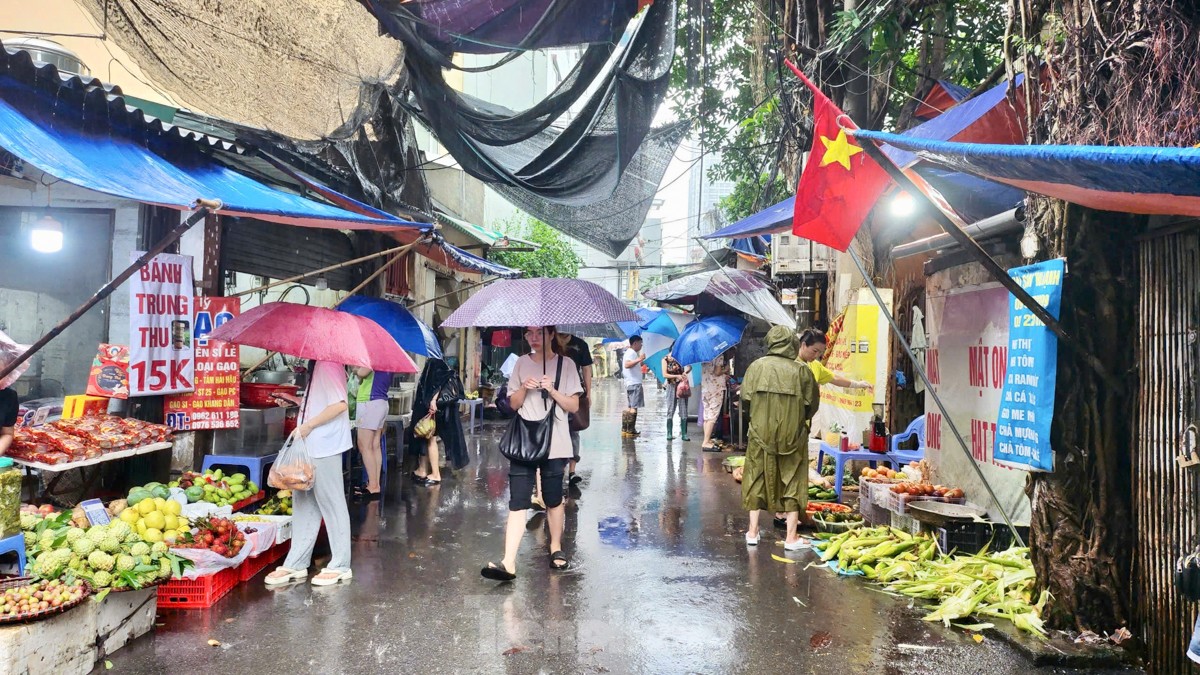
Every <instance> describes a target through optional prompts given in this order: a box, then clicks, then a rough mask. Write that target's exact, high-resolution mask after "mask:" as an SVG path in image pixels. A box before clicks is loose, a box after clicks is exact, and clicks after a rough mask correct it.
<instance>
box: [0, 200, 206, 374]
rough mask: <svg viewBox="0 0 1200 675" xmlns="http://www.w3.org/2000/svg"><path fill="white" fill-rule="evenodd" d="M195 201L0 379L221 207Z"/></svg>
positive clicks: (5, 369) (19, 358) (4, 371)
mask: <svg viewBox="0 0 1200 675" xmlns="http://www.w3.org/2000/svg"><path fill="white" fill-rule="evenodd" d="M195 205H196V206H199V207H200V208H199V209H197V210H196V212H195V213H193V214H192V215H190V216H188V218H187V220H185V221H183V222H182V223H180V224H179V225H178V226H176V227H175V229H173V230H171V231H170V232H168V233H167V236H165V237H163V238H162V240H161V241H159V242H158V243H157V244H155V245H154V247H153V248H151V249H150V250H149V251H146V252H145V253H143V254H142V256H141V257H139V258H138V259H137V260H135V261H133V263H131V264H130V265H129V267H126V268H125V270H124V271H122V272H121V273H120V274H118V275H117V276H115V277H113V279H112V281H109V282H108V283H107V284H104V285H103V286H101V287H100V290H98V291H96V292H95V293H94V294H93V295H92V297H90V298H88V300H87V302H85V303H83V304H82V305H80V306H79V307H78V309H76V310H75V311H74V312H71V315H70V316H68V317H67V318H65V319H63V320H62V321H60V322H59V323H58V325H57V326H55V327H54V328H51V329H50V332H48V333H46V334H45V335H43V336H42V337H41V338H39V339H38V341H37V342H35V343H33V345H31V346H30V347H29V349H26V350H25V351H24V352H23V353H22V354H21V355H20V356H18V357H17V358H15V359H13V360H12V361H10V362H9V363H8V365H6V366H4V367H2V368H0V380H2V379H4V377H5V376H6V375H8V374H9V373H11V372H12V371H14V370H16V369H17V367H18V366H20V365H21V364H22V363H25V362H26V361H28V360H29V359H30V358H31V357H32V356H33V355H34V354H36V353H38V352H39V351H40V350H41V349H42V348H43V347H45V346H46V345H47V344H49V343H50V341H51V340H53V339H54V338H56V337H58V336H59V335H60V334H61V333H62V332H63V331H64V330H66V329H67V328H69V327H70V326H71V324H73V323H75V322H76V321H78V320H79V318H80V317H82V316H83V315H84V314H86V313H87V311H88V310H89V309H91V308H92V307H95V306H96V305H97V304H98V303H99V302H100V301H101V300H103V299H105V298H107V297H108V296H110V295H112V292H113V291H115V290H117V287H119V286H120V285H121V284H123V283H125V281H126V280H127V279H129V277H131V276H133V273H134V272H136V271H138V270H139V269H141V268H142V266H143V265H145V264H146V263H148V262H150V260H151V259H152V258H153V257H154V256H156V255H158V254H159V253H162V252H163V251H165V250H167V247H169V246H170V245H171V244H174V243H175V242H176V241H178V240H179V238H180V237H182V236H183V233H184V232H187V231H188V229H190V228H191V227H192V226H193V225H195V224H196V223H198V222H200V221H202V220H204V218H205V217H206V216H208V214H209V213H211V212H213V211H217V210H219V209H220V208H221V202H220V201H218V200H215V199H197V200H196V204H195Z"/></svg>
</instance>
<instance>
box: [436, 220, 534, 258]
mask: <svg viewBox="0 0 1200 675" xmlns="http://www.w3.org/2000/svg"><path fill="white" fill-rule="evenodd" d="M435 215H437V219H438V221H439V222H441V223H442V224H443V225H449V226H450V227H453V228H455V229H456V230H458V231H460V232H462V233H463V234H466V235H467V236H469V237H471V238H473V239H475V240H476V241H478V242H479V243H481V244H483V245H485V246H488V247H491V248H515V247H514V246H513V244H517V245H518V246H519V247H521V248H529V249H532V250H534V251H536V250H537V249H539V248H541V245H540V244H537V243H535V242H532V241H526V240H525V239H520V238H518V237H510V236H508V235H506V234H504V233H503V232H498V231H496V230H492V229H489V228H486V227H483V226H481V225H475V224H474V223H468V222H467V221H465V220H461V219H459V218H455V217H454V216H451V215H450V214H448V213H445V212H444V211H438V212H437V213H436V214H435ZM504 239H507V240H508V242H509V245H508V246H500V245H499V243H500V242H502V241H503V240H504Z"/></svg>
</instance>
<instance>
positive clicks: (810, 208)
mask: <svg viewBox="0 0 1200 675" xmlns="http://www.w3.org/2000/svg"><path fill="white" fill-rule="evenodd" d="M785 63H787V66H788V67H789V68H791V69H792V72H794V73H796V75H797V76H799V78H800V79H801V80H803V81H804V84H806V85H808V88H809V89H811V90H812V93H813V145H812V152H810V153H809V156H808V163H807V164H805V165H804V172H803V173H802V174H800V185H799V187H797V188H796V211H795V215H794V216H793V219H792V234H795V235H796V236H799V237H804V238H805V239H810V240H812V241H815V242H817V243H819V244H825V245H827V246H832V247H833V248H836V249H837V250H839V251H845V250H846V249H847V248H849V247H850V242H852V241H854V235H855V234H857V233H858V228H859V227H861V226H862V223H863V219H865V218H866V217H867V214H868V213H870V211H871V209H872V208H873V207H874V206H875V202H876V201H878V200H879V196H880V195H881V194H883V191H884V189H886V188H887V187H888V185H889V184H890V183H891V178H890V177H889V176H888V175H887V172H885V171H884V170H883V168H882V167H880V166H879V165H878V164H877V163H875V161H874V160H873V159H871V158H870V157H868V156H867V153H865V152H864V151H863V149H862V147H860V146H859V145H858V144H857V143H855V142H854V139H853V137H851V136H850V135H849V134H847V133H846V131H847V129H849V130H856V129H858V127H857V126H855V124H854V122H852V121H851V120H850V118H849V117H847V116H846V113H844V112H842V111H841V110H840V109H839V108H838V107H837V106H836V105H834V104H833V101H830V100H829V98H828V97H826V96H825V94H822V93H821V90H819V89H817V87H816V85H814V84H813V83H812V82H811V81H809V79H808V78H807V77H805V76H804V73H801V72H800V70H799V69H798V68H796V66H794V65H793V64H792V63H791V62H790V61H785ZM839 121H840V122H841V125H839V124H838V122H839ZM843 127H844V128H843Z"/></svg>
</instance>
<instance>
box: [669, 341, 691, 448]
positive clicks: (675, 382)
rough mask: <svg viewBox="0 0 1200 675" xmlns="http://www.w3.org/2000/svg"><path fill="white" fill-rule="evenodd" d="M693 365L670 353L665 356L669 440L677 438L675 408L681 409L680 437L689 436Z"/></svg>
mask: <svg viewBox="0 0 1200 675" xmlns="http://www.w3.org/2000/svg"><path fill="white" fill-rule="evenodd" d="M691 373H692V367H691V366H684V365H681V364H680V363H679V362H678V361H676V360H675V358H674V357H672V356H671V355H670V354H667V355H666V356H665V357H663V379H664V380H666V389H667V440H668V441H670V440H674V439H675V430H674V428H673V427H674V424H675V410H676V409H678V410H679V428H680V430H681V433H680V436H679V437H680V438H681V439H683V440H685V441H689V440H691V439H690V438H688V399H689V398H691V396H692V387H691Z"/></svg>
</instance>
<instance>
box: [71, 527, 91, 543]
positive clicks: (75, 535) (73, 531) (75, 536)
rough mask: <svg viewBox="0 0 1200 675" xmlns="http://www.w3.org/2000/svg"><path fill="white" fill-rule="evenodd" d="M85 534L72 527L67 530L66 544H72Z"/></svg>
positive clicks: (79, 529) (83, 531) (81, 530)
mask: <svg viewBox="0 0 1200 675" xmlns="http://www.w3.org/2000/svg"><path fill="white" fill-rule="evenodd" d="M85 534H87V532H86V531H85V530H83V529H81V528H78V527H72V528H71V529H69V530H67V543H68V544H74V543H75V542H77V541H79V538H80V537H82V536H83V535H85Z"/></svg>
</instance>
